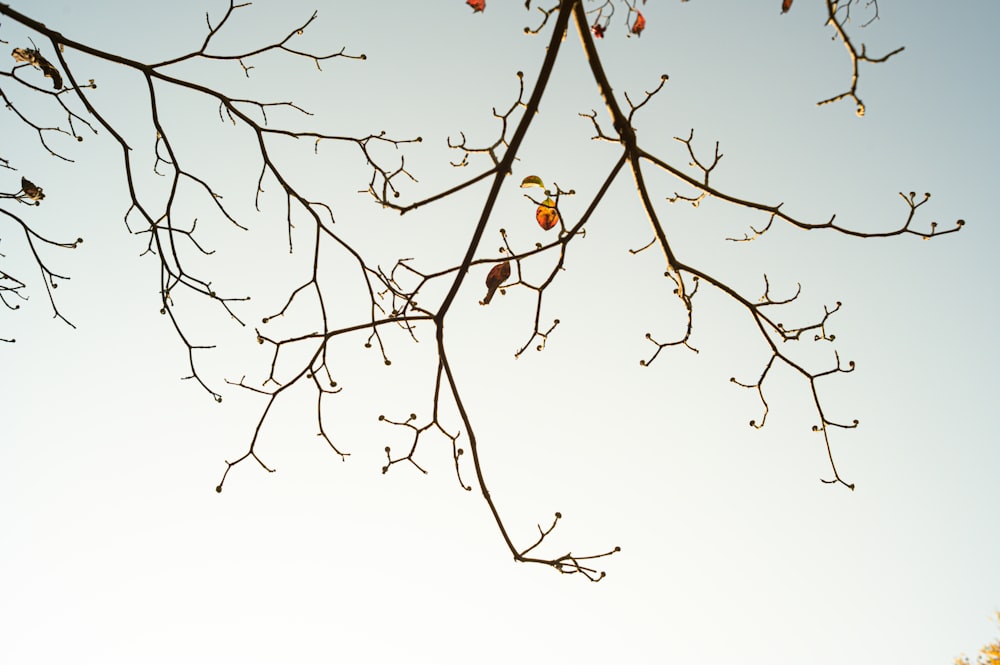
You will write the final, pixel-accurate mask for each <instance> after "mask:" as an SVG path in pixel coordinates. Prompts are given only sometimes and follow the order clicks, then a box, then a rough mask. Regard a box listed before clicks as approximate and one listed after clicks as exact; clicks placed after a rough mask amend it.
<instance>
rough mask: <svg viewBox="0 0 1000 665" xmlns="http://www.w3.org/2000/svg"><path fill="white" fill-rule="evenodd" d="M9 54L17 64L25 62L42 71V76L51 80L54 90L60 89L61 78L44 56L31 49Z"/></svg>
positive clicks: (17, 49) (18, 50)
mask: <svg viewBox="0 0 1000 665" xmlns="http://www.w3.org/2000/svg"><path fill="white" fill-rule="evenodd" d="M10 54H11V56H13V58H14V60H17V61H18V62H26V63H28V64H29V65H31V66H32V67H35V68H36V69H40V70H42V74H44V75H45V76H46V77H48V78H50V79H52V87H53V88H54V89H56V90H61V89H62V76H61V75H60V74H59V70H58V69H56V68H55V67H54V66H53V65H52V63H51V62H49V61H48V60H46V59H45V56H43V55H42V54H41V53H39V52H38V51H36V50H35V49H33V48H16V49H14V50H13V51H11V53H10Z"/></svg>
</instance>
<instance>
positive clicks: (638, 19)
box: [632, 11, 646, 37]
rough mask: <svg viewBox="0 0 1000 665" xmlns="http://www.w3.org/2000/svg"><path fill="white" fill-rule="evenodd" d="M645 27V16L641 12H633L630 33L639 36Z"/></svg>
mask: <svg viewBox="0 0 1000 665" xmlns="http://www.w3.org/2000/svg"><path fill="white" fill-rule="evenodd" d="M645 29H646V17H645V16H643V15H642V12H640V11H636V12H635V23H633V24H632V34H633V35H637V36H639V37H641V36H642V31H643V30H645Z"/></svg>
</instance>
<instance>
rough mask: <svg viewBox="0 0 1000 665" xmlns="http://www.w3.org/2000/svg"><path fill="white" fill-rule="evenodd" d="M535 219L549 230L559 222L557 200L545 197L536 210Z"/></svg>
mask: <svg viewBox="0 0 1000 665" xmlns="http://www.w3.org/2000/svg"><path fill="white" fill-rule="evenodd" d="M535 220H536V221H537V222H538V225H539V226H540V227H542V228H543V229H545V230H546V231H548V230H549V229H551V228H552V227H554V226H555V225H556V224H558V223H559V213H558V212H556V202H555V201H553V200H552V199H545V200H544V201H542V204H541V205H540V206H538V210H536V211H535Z"/></svg>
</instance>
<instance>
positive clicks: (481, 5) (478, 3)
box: [465, 0, 486, 14]
mask: <svg viewBox="0 0 1000 665" xmlns="http://www.w3.org/2000/svg"><path fill="white" fill-rule="evenodd" d="M465 4H467V5H469V6H470V7H472V13H473V14H476V13H478V12H481V11H483V10H484V9H486V0H465Z"/></svg>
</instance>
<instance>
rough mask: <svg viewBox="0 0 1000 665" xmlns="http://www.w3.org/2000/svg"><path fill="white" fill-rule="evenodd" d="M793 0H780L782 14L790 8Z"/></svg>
mask: <svg viewBox="0 0 1000 665" xmlns="http://www.w3.org/2000/svg"><path fill="white" fill-rule="evenodd" d="M792 2H793V0H781V13H782V14H784V13H785V12H787V11H788V10H789V9H791V8H792Z"/></svg>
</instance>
